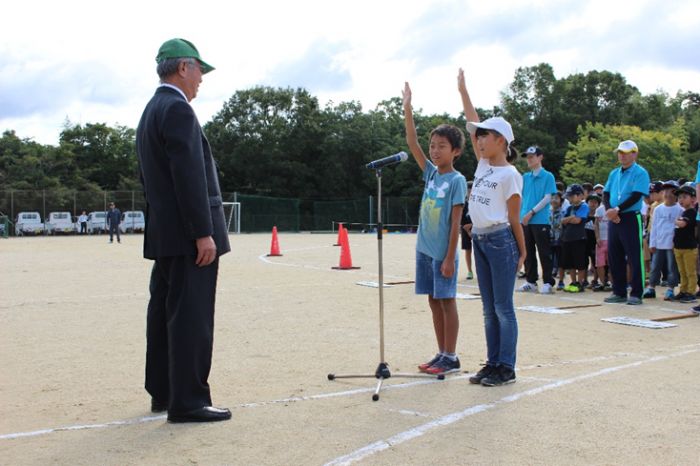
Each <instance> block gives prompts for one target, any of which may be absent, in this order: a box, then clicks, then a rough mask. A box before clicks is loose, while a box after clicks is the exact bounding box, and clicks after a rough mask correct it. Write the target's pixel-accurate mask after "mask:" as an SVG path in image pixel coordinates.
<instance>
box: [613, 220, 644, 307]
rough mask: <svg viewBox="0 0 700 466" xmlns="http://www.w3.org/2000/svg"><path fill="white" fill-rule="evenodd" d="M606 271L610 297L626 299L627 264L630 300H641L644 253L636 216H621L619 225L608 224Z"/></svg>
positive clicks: (639, 226) (639, 221)
mask: <svg viewBox="0 0 700 466" xmlns="http://www.w3.org/2000/svg"><path fill="white" fill-rule="evenodd" d="M608 225H609V226H608V267H609V268H610V279H611V280H612V288H613V293H615V294H616V295H618V296H624V297H627V264H628V263H629V265H630V268H631V269H632V283H631V285H632V290H631V291H630V296H634V297H637V298H641V297H642V292H643V291H644V251H643V250H642V216H641V215H640V214H639V212H627V213H622V214H620V223H613V222H610V223H609V224H608Z"/></svg>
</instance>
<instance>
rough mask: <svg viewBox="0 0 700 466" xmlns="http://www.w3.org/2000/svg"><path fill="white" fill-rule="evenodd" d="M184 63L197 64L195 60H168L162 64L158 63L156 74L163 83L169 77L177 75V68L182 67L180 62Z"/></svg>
mask: <svg viewBox="0 0 700 466" xmlns="http://www.w3.org/2000/svg"><path fill="white" fill-rule="evenodd" d="M183 61H184V62H185V63H188V64H190V65H194V64H196V61H195V59H194V58H167V59H165V60H163V61H162V62H160V63H158V67H157V68H156V72H157V73H158V77H159V78H160V80H161V82H162V81H163V80H164V79H165V78H167V77H168V76H170V75H172V74H174V73H176V72H177V67H178V66H180V62H183Z"/></svg>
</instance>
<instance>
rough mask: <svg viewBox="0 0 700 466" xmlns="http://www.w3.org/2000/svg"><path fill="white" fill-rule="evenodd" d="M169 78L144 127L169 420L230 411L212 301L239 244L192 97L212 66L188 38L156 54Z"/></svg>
mask: <svg viewBox="0 0 700 466" xmlns="http://www.w3.org/2000/svg"><path fill="white" fill-rule="evenodd" d="M156 62H157V63H158V67H157V72H158V76H159V77H160V82H161V85H160V86H159V87H158V89H156V93H155V95H154V96H153V97H152V98H151V100H150V102H149V103H148V105H147V106H146V109H145V110H144V112H143V115H142V117H141V121H140V122H139V125H138V128H137V130H136V152H137V155H138V160H139V169H140V174H141V182H142V183H143V188H144V192H145V196H146V229H145V233H144V245H143V254H144V257H146V258H147V259H153V260H155V263H154V265H153V270H152V272H151V282H150V294H151V298H150V301H149V303H148V316H147V322H146V334H147V335H146V337H147V343H146V391H148V393H149V394H150V395H151V410H152V411H153V412H160V411H165V410H167V411H168V421H170V422H210V421H224V420H226V419H230V418H231V412H230V411H229V410H228V409H220V408H214V407H212V403H211V396H210V391H209V384H208V381H207V380H208V377H209V371H210V369H211V359H212V347H213V333H214V301H215V295H216V280H217V275H218V267H219V256H221V255H222V254H225V253H226V252H228V251H229V250H230V249H231V248H230V246H229V242H228V232H227V228H226V222H225V218H224V210H223V205H222V199H221V190H220V188H219V179H218V175H217V173H216V164H215V162H214V159H213V157H212V154H211V148H210V147H209V142H208V141H207V139H206V138H205V137H204V134H203V133H202V128H201V126H200V125H199V122H198V121H197V117H196V116H195V113H194V111H193V110H192V107H191V106H190V104H189V102H190V101H191V100H192V99H194V98H195V97H196V95H197V91H198V89H199V84H200V83H201V82H202V75H203V74H206V73H208V72H210V71H212V70H213V69H214V68H213V67H212V66H211V65H209V64H207V63H206V62H204V61H203V60H202V59H201V57H200V56H199V52H198V51H197V49H196V48H195V46H194V45H193V44H192V43H191V42H188V41H186V40H184V39H171V40H169V41H166V42H165V43H164V44H163V45H162V46H161V47H160V50H159V51H158V55H157V57H156Z"/></svg>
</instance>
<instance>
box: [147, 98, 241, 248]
mask: <svg viewBox="0 0 700 466" xmlns="http://www.w3.org/2000/svg"><path fill="white" fill-rule="evenodd" d="M136 153H137V155H138V160H139V170H140V175H141V182H142V184H143V188H144V191H145V194H146V229H145V233H144V243H143V255H144V257H146V258H148V259H156V258H160V257H172V256H183V255H190V256H196V255H197V247H196V244H195V240H196V239H197V238H201V237H204V236H212V237H213V238H214V242H215V243H216V249H217V254H218V255H221V254H225V253H226V252H228V251H230V250H231V247H230V245H229V241H228V231H227V229H226V220H225V217H224V209H223V205H222V198H221V189H220V188H219V178H218V176H217V173H216V163H215V162H214V158H213V157H212V155H211V148H210V147H209V142H208V141H207V139H206V138H205V137H204V133H202V127H201V126H200V125H199V121H197V117H196V115H195V114H194V111H193V110H192V107H191V106H190V104H189V103H188V102H187V100H186V99H185V98H184V97H183V96H182V95H181V94H180V93H178V92H177V91H176V90H174V89H171V88H168V87H159V88H158V89H157V90H156V93H155V95H154V96H153V97H152V98H151V100H150V101H149V102H148V105H146V109H145V110H144V111H143V115H142V116H141V121H140V122H139V125H138V128H137V129H136Z"/></svg>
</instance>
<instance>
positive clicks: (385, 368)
mask: <svg viewBox="0 0 700 466" xmlns="http://www.w3.org/2000/svg"><path fill="white" fill-rule="evenodd" d="M376 172H377V245H378V254H379V286H378V288H379V365H378V366H377V369H376V370H375V371H374V374H344V375H338V374H333V373H331V374H328V380H335V379H351V378H369V377H375V378H376V379H377V380H378V381H377V386H376V388H375V389H374V394H373V395H372V401H377V400H379V391H380V390H381V389H382V385H383V383H384V381H385V380H386V379H388V378H390V377H391V376H392V374H391V371H390V370H389V364H387V362H386V360H385V359H384V265H383V250H382V234H383V229H384V224H383V223H382V169H381V167H380V168H377V169H376ZM393 375H394V377H407V378H417V379H418V378H421V379H423V378H426V379H437V380H444V379H445V375H444V374H438V375H431V374H410V373H397V374H393Z"/></svg>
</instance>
